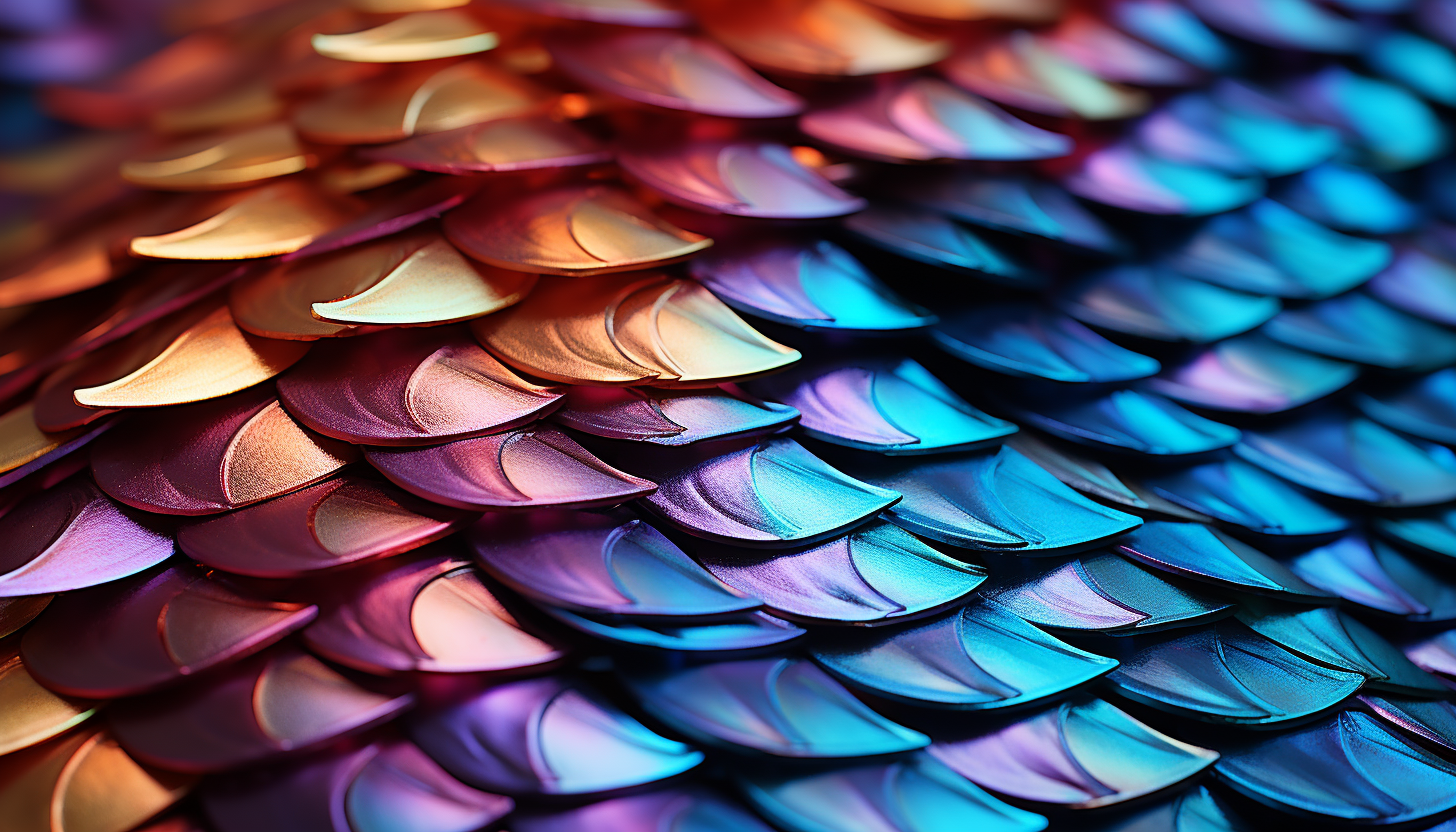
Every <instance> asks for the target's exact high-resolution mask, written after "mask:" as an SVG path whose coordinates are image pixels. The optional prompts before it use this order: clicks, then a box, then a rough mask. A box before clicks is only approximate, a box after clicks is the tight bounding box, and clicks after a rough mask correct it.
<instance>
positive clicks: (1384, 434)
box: [1234, 413, 1456, 506]
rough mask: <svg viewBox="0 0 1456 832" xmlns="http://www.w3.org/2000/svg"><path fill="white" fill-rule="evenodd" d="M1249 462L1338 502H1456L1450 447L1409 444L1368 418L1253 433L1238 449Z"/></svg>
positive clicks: (1455, 465)
mask: <svg viewBox="0 0 1456 832" xmlns="http://www.w3.org/2000/svg"><path fill="white" fill-rule="evenodd" d="M1234 450H1235V453H1237V454H1238V455H1239V456H1240V457H1242V458H1243V459H1246V460H1248V461H1250V462H1252V463H1254V464H1256V465H1258V466H1260V467H1261V468H1264V469H1266V470H1268V471H1271V472H1273V473H1275V474H1278V475H1279V476H1281V477H1284V478H1285V479H1287V480H1290V481H1291V482H1295V483H1298V484H1299V485H1301V486H1303V487H1305V488H1308V489H1310V490H1312V491H1316V492H1319V493H1322V494H1328V495H1331V496H1334V497H1341V498H1344V499H1348V500H1357V501H1359V502H1362V503H1369V504H1373V505H1380V506H1423V505H1432V504H1435V503H1444V502H1447V501H1449V500H1452V499H1456V457H1453V456H1452V454H1451V451H1450V449H1448V448H1446V447H1444V446H1441V445H1433V444H1428V443H1424V442H1421V441H1419V440H1412V439H1407V438H1405V437H1403V436H1401V435H1400V434H1397V433H1395V432H1393V431H1391V430H1388V429H1386V428H1384V427H1382V426H1381V425H1379V424H1376V423H1375V422H1372V421H1370V420H1368V419H1363V418H1359V417H1356V418H1353V419H1349V418H1344V417H1342V415H1341V414H1339V413H1328V414H1321V415H1318V416H1315V417H1312V418H1310V419H1306V420H1303V421H1300V422H1295V423H1294V424H1292V425H1289V426H1286V427H1281V428H1278V429H1276V430H1273V431H1249V432H1246V433H1245V434H1244V438H1243V440H1242V441H1241V442H1240V443H1239V445H1238V447H1237V448H1235V449H1234Z"/></svg>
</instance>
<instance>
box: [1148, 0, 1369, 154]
mask: <svg viewBox="0 0 1456 832" xmlns="http://www.w3.org/2000/svg"><path fill="white" fill-rule="evenodd" d="M1155 2H1160V3H1161V2H1163V0H1155ZM1165 5H1167V6H1172V5H1173V4H1172V3H1165ZM1266 105H1267V101H1266V100H1265V99H1264V98H1263V97H1262V96H1259V95H1258V94H1257V93H1252V92H1250V91H1249V89H1248V88H1247V87H1244V86H1242V85H1240V84H1238V83H1237V82H1233V81H1221V82H1219V83H1218V84H1217V85H1216V86H1215V87H1214V88H1213V91H1212V94H1205V93H1188V94H1185V95H1181V96H1179V97H1177V98H1174V99H1173V100H1171V101H1169V102H1168V103H1167V104H1165V105H1163V106H1162V107H1160V108H1159V109H1158V110H1157V111H1155V112H1153V113H1152V114H1150V115H1148V116H1147V117H1146V118H1144V119H1143V120H1142V121H1140V122H1138V125H1137V127H1136V128H1135V130H1136V132H1135V136H1136V138H1137V142H1138V144H1140V145H1141V146H1143V147H1144V148H1146V149H1148V150H1151V151H1153V152H1154V153H1156V154H1158V155H1159V156H1163V157H1166V158H1168V159H1172V160H1174V161H1177V162H1183V163H1185V164H1190V165H1204V166H1207V167H1211V168H1216V169H1218V170H1222V171H1227V172H1229V173H1234V174H1243V175H1248V174H1254V173H1259V174H1263V175H1265V176H1286V175H1289V174H1293V173H1298V172H1300V171H1302V170H1305V169H1307V168H1310V167H1312V166H1314V165H1318V164H1319V163H1321V162H1323V161H1325V160H1327V159H1329V158H1330V157H1331V156H1334V155H1335V154H1336V153H1337V152H1339V150H1340V146H1341V144H1340V134H1339V133H1338V132H1336V131H1335V130H1334V128H1331V127H1328V126H1326V125H1323V124H1312V123H1309V122H1306V121H1302V120H1296V119H1295V118H1291V117H1290V115H1289V113H1288V112H1287V108H1282V107H1278V106H1266Z"/></svg>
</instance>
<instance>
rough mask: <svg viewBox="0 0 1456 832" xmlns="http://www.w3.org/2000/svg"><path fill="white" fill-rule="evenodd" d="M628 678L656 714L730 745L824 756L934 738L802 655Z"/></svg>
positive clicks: (880, 750)
mask: <svg viewBox="0 0 1456 832" xmlns="http://www.w3.org/2000/svg"><path fill="white" fill-rule="evenodd" d="M623 678H624V681H625V682H626V683H627V686H628V687H629V688H630V689H631V691H632V692H633V693H634V694H635V695H636V697H637V700H638V703H639V704H640V705H641V706H642V707H643V708H644V709H645V710H647V712H649V713H651V714H652V715H653V716H654V717H656V718H658V719H660V720H662V721H663V722H664V723H666V724H668V725H670V726H672V727H673V728H674V729H676V730H678V731H680V732H682V733H683V734H685V735H687V736H689V737H693V738H695V739H698V740H701V741H703V742H706V743H710V744H713V745H723V746H727V747H728V748H732V749H739V750H749V751H758V752H762V753H764V754H770V755H773V756H777V757H795V758H814V759H819V758H837V757H860V756H867V755H871V754H890V753H895V752H901V751H913V750H915V749H918V748H924V747H925V746H926V745H928V744H929V742H930V739H929V738H928V737H926V736H925V735H924V734H921V733H918V732H916V731H912V730H910V729H908V728H905V727H902V726H900V725H897V724H895V723H893V722H891V721H889V720H888V719H885V718H884V717H882V716H880V715H879V714H877V713H875V712H874V711H872V710H870V709H869V708H868V707H867V706H865V705H864V704H863V703H861V702H860V701H859V700H858V699H855V698H854V697H853V696H851V695H850V694H849V692H848V691H847V690H845V689H844V688H843V687H841V686H840V685H839V683H837V682H835V681H834V680H833V679H831V678H830V677H829V676H828V675H826V674H825V673H824V671H822V670H820V669H819V668H818V667H816V666H815V665H814V664H813V663H811V662H809V661H807V660H804V659H773V658H768V659H747V660H743V661H736V662H718V663H716V664H705V665H698V666H694V667H688V668H684V669H681V670H668V671H647V670H641V671H635V672H630V673H627V674H625V675H624V677H623Z"/></svg>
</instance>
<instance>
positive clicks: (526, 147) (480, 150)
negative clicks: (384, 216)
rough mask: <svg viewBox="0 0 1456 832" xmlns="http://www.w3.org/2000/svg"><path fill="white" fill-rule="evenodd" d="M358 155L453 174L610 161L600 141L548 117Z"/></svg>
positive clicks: (503, 121)
mask: <svg viewBox="0 0 1456 832" xmlns="http://www.w3.org/2000/svg"><path fill="white" fill-rule="evenodd" d="M360 155H362V156H364V157H365V158H368V159H373V160H374V161H376V162H384V163H393V164H397V165H403V166H405V167H406V168H409V169H410V170H428V171H435V172H437V173H453V174H469V173H476V172H481V173H484V172H494V173H505V172H509V171H524V170H538V169H543V168H564V167H574V166H577V165H594V164H599V163H601V162H605V161H608V160H609V159H610V158H611V152H610V151H609V150H608V149H607V148H606V147H605V146H604V145H602V144H601V143H600V142H598V141H597V140H596V139H594V138H592V137H591V136H589V135H587V134H586V133H583V132H582V131H580V130H578V129H576V128H575V127H572V126H571V125H570V124H566V123H563V122H559V121H556V120H554V119H551V118H548V117H546V116H522V117H519V118H502V119H496V120H494V121H487V122H485V123H484V124H472V125H469V126H467V127H457V128H455V129H454V130H446V131H444V132H441V133H428V134H425V135H422V136H413V137H411V138H408V139H405V140H404V141H401V142H395V143H393V144H387V145H382V146H379V147H372V148H369V149H368V150H365V151H363V152H362V153H361V154H360Z"/></svg>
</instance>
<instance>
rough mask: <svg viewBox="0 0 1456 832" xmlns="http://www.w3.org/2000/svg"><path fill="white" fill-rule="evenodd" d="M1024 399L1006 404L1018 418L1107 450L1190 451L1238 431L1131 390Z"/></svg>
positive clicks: (1215, 446) (1220, 444)
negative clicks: (1091, 394) (1097, 394)
mask: <svg viewBox="0 0 1456 832" xmlns="http://www.w3.org/2000/svg"><path fill="white" fill-rule="evenodd" d="M1029 399H1030V400H1029V401H1028V402H1027V403H1025V404H1015V405H1012V406H1011V408H1010V409H1011V412H1012V413H1013V414H1014V415H1015V416H1016V417H1017V418H1018V419H1020V420H1021V421H1022V422H1024V423H1026V424H1027V425H1029V426H1031V427H1035V428H1040V429H1041V430H1043V431H1046V432H1047V433H1050V434H1052V435H1053V436H1059V437H1061V438H1063V439H1067V440H1070V441H1072V442H1076V443H1079V444H1082V445H1090V446H1092V447H1094V448H1099V449H1102V450H1109V451H1113V452H1122V453H1133V454H1141V455H1145V456H1152V457H1163V458H1168V457H1180V456H1193V455H1197V454H1207V453H1210V452H1212V451H1217V450H1221V449H1223V448H1229V447H1233V445H1234V444H1235V443H1236V442H1238V441H1239V437H1240V435H1241V434H1240V432H1239V430H1238V428H1234V427H1230V426H1228V425H1225V424H1223V423H1221V422H1215V421H1213V420H1211V419H1205V418H1203V417H1202V416H1199V415H1197V414H1196V413H1193V412H1191V411H1188V410H1185V409H1184V408H1182V407H1179V406H1178V405H1177V404H1174V403H1173V402H1171V401H1168V400H1167V399H1165V398H1163V397H1161V396H1158V395H1155V394H1150V393H1143V392H1141V391H1137V390H1118V391H1116V392H1113V393H1107V394H1105V395H1101V396H1094V397H1091V398H1086V397H1081V396H1077V397H1070V396H1066V395H1056V396H1050V395H1049V396H1043V397H1029Z"/></svg>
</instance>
